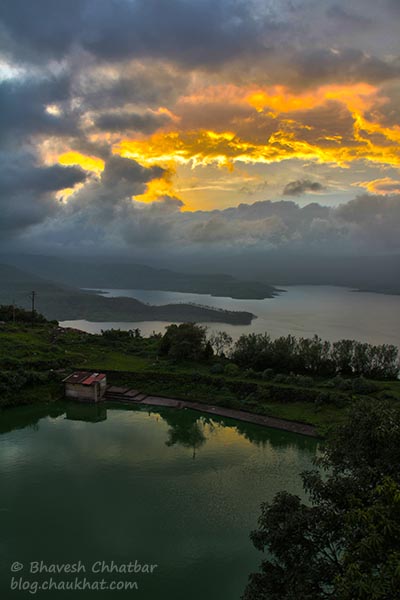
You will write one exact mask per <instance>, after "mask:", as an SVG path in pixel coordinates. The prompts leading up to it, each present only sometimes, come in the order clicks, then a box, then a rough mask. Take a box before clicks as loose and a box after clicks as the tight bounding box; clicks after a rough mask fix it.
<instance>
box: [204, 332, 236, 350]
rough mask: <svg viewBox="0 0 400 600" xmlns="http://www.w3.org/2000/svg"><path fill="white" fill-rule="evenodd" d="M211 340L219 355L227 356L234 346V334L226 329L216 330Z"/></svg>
mask: <svg viewBox="0 0 400 600" xmlns="http://www.w3.org/2000/svg"><path fill="white" fill-rule="evenodd" d="M209 342H210V344H211V346H212V349H213V350H214V352H215V354H216V355H217V356H225V355H226V354H227V353H228V352H229V349H230V347H231V346H232V342H233V339H232V336H231V335H229V333H226V331H215V332H214V333H213V334H212V335H211V336H210V339H209Z"/></svg>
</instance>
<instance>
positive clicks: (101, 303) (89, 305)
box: [0, 264, 254, 325]
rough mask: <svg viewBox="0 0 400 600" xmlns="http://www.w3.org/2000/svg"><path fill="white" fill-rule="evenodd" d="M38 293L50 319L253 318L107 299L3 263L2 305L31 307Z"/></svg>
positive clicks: (38, 306)
mask: <svg viewBox="0 0 400 600" xmlns="http://www.w3.org/2000/svg"><path fill="white" fill-rule="evenodd" d="M33 290H34V291H35V292H36V309H37V310H38V311H39V312H40V313H42V314H43V315H44V316H45V317H47V318H48V319H57V320H74V319H86V320H88V321H133V322H134V321H174V322H185V321H193V322H198V323H202V322H203V323H204V322H216V323H232V324H238V325H244V324H248V323H251V321H252V319H253V318H254V315H252V314H251V313H249V312H245V311H227V310H215V309H212V308H207V307H201V306H193V305H190V304H167V305H164V306H150V305H148V304H144V303H143V302H139V300H135V299H134V298H106V297H104V296H100V295H98V294H96V293H94V292H85V291H82V290H80V289H78V288H75V287H73V286H68V285H63V284H60V283H55V282H53V281H50V280H47V279H45V278H42V277H39V276H38V275H36V274H34V273H31V272H28V271H23V270H21V269H18V268H17V267H14V266H11V265H4V264H0V304H12V303H13V302H15V304H16V305H17V306H20V307H22V308H30V306H31V298H30V293H31V291H33Z"/></svg>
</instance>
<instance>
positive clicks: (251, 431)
mask: <svg viewBox="0 0 400 600" xmlns="http://www.w3.org/2000/svg"><path fill="white" fill-rule="evenodd" d="M225 424H226V425H228V426H231V427H232V426H234V427H235V429H236V431H237V432H238V433H239V434H240V435H242V436H243V437H244V438H245V439H246V440H249V442H251V443H252V444H256V445H257V446H265V445H267V444H271V445H272V446H274V447H279V446H282V447H287V446H288V445H290V444H293V445H295V446H296V448H301V449H302V450H308V451H309V452H310V453H312V454H315V451H316V448H317V446H318V440H317V439H315V438H312V437H307V436H305V435H299V434H295V433H291V432H289V431H284V430H281V429H272V428H269V427H264V426H262V425H255V424H253V423H246V422H244V421H230V422H225Z"/></svg>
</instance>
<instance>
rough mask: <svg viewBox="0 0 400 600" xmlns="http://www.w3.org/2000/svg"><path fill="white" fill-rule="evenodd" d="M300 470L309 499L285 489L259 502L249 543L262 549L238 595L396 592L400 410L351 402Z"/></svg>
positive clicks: (264, 599) (379, 595)
mask: <svg viewBox="0 0 400 600" xmlns="http://www.w3.org/2000/svg"><path fill="white" fill-rule="evenodd" d="M317 464H318V466H319V467H320V469H321V470H314V471H310V472H305V473H303V474H302V478H303V485H304V489H305V491H306V492H307V494H308V496H309V500H310V503H309V504H304V503H303V502H301V500H300V499H299V498H298V497H297V496H294V495H292V494H289V493H287V492H281V493H280V494H278V495H276V496H275V498H274V500H273V501H272V502H271V503H265V504H263V505H262V508H261V516H260V519H259V528H258V529H257V530H256V531H254V532H253V533H252V534H251V538H252V541H253V543H254V545H255V547H256V548H257V549H258V550H260V551H266V552H267V554H266V556H265V558H264V560H263V562H262V564H261V567H260V571H259V572H258V573H254V574H252V575H250V577H249V583H248V586H247V588H246V591H245V593H244V596H243V599H244V600H297V599H299V598H301V599H302V600H330V599H332V600H333V599H334V600H356V599H357V600H396V599H399V598H400V485H399V484H400V413H399V410H398V409H397V408H396V409H395V408H392V407H390V406H389V405H387V404H384V403H379V402H364V401H363V402H359V403H357V404H355V405H354V406H353V408H352V411H351V413H350V415H349V418H348V420H347V421H346V422H345V423H344V424H343V425H342V426H340V427H338V428H337V429H336V430H335V432H334V433H332V435H331V437H330V439H329V441H328V443H327V445H326V447H325V449H324V452H323V454H322V456H321V458H320V459H319V461H317Z"/></svg>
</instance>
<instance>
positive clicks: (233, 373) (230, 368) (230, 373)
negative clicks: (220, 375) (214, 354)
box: [224, 363, 240, 377]
mask: <svg viewBox="0 0 400 600" xmlns="http://www.w3.org/2000/svg"><path fill="white" fill-rule="evenodd" d="M224 374H225V375H226V376H227V377H238V375H239V374H240V369H239V367H238V366H237V365H235V363H228V364H227V365H225V367H224Z"/></svg>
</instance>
